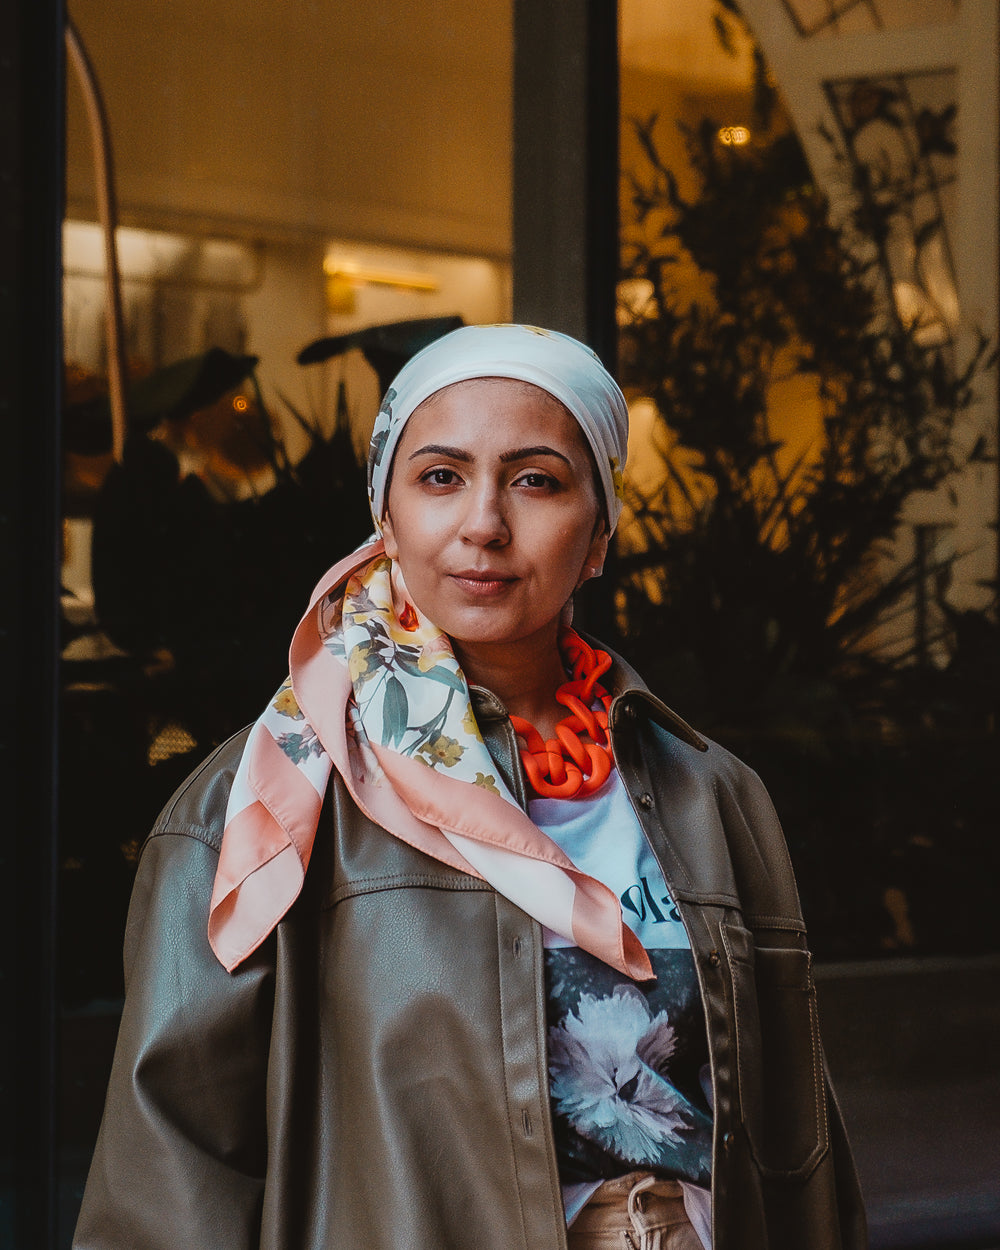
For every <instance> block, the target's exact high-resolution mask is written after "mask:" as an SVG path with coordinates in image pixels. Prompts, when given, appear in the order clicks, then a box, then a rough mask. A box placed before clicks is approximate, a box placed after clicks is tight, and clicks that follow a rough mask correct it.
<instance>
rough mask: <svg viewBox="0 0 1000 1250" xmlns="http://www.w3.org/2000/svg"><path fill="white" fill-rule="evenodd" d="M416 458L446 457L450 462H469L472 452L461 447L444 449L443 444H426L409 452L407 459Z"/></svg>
mask: <svg viewBox="0 0 1000 1250" xmlns="http://www.w3.org/2000/svg"><path fill="white" fill-rule="evenodd" d="M417 456H447V457H448V458H449V459H450V460H464V461H469V460H471V459H472V452H471V451H465V450H463V449H462V448H461V447H446V446H445V445H444V444H443V443H427V444H426V445H425V446H424V447H418V448H417V450H416V451H412V452H410V455H409V457H408V459H410V460H416V458H417Z"/></svg>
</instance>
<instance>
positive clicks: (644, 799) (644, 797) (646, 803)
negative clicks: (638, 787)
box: [639, 791, 653, 809]
mask: <svg viewBox="0 0 1000 1250" xmlns="http://www.w3.org/2000/svg"><path fill="white" fill-rule="evenodd" d="M639 806H640V807H645V808H647V809H648V808H650V807H652V806H653V796H652V795H651V794H650V793H649V792H648V791H643V793H642V794H640V795H639Z"/></svg>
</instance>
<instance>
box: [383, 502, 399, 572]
mask: <svg viewBox="0 0 1000 1250" xmlns="http://www.w3.org/2000/svg"><path fill="white" fill-rule="evenodd" d="M381 530H382V542H383V543H384V544H385V554H386V555H387V556H388V557H389V559H390V560H395V559H397V558H398V556H399V544H398V543H397V542H396V534H395V532H394V530H393V528H392V517H391V516H390V515H389V513H388V511H387V512H386V513H385V515H384V516H383V517H382V525H381Z"/></svg>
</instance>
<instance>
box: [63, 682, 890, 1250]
mask: <svg viewBox="0 0 1000 1250" xmlns="http://www.w3.org/2000/svg"><path fill="white" fill-rule="evenodd" d="M615 673H616V677H617V681H616V690H617V697H616V700H615V702H614V705H613V707H612V711H611V729H612V735H613V741H614V751H615V758H616V760H617V763H618V767H619V769H620V770H621V775H622V778H623V780H624V782H625V785H626V787H627V789H628V791H629V793H630V794H631V795H632V796H633V800H634V805H635V810H636V812H637V814H638V816H639V819H640V820H641V822H642V825H643V828H644V829H645V831H646V834H647V836H648V838H649V841H650V843H651V844H652V847H653V850H654V851H655V853H656V855H657V858H658V859H659V861H660V864H661V866H662V868H663V872H664V876H665V877H666V880H667V883H668V884H669V887H670V890H671V892H672V894H673V896H674V898H675V900H676V902H677V904H678V906H679V908H680V912H681V915H682V917H683V919H684V922H685V924H686V926H687V929H688V933H689V935H690V939H691V945H692V948H693V952H694V956H695V963H696V967H697V970H698V975H699V978H700V981H701V990H702V996H703V1000H704V1005H705V1012H706V1018H707V1026H708V1037H709V1046H710V1051H711V1060H712V1081H713V1086H714V1095H715V1144H714V1165H713V1194H714V1203H713V1212H714V1220H713V1222H714V1246H715V1250H859V1248H861V1247H864V1246H866V1245H867V1238H866V1233H865V1219H864V1211H863V1208H862V1205H861V1199H860V1195H859V1189H858V1182H857V1177H856V1174H855V1170H854V1165H853V1162H852V1159H851V1155H850V1150H849V1147H848V1145H847V1141H846V1138H845V1136H844V1130H843V1125H842V1123H841V1119H840V1115H839V1112H838V1110H837V1106H836V1103H835V1102H834V1099H833V1095H832V1092H831V1090H830V1086H829V1083H828V1081H827V1079H826V1076H825V1071H824V1061H823V1054H822V1050H821V1047H820V1042H819V1036H818V1032H817V1021H816V1002H815V994H814V990H813V985H812V979H811V975H810V956H809V954H808V952H807V950H806V943H805V932H804V929H803V924H802V919H801V915H800V910H799V904H798V898H797V895H796V889H795V884H794V881H793V878H792V872H791V867H790V865H789V861H788V856H787V852H786V849H785V844H784V841H783V838H782V835H781V832H780V829H779V826H778V823H777V820H776V818H775V816H774V812H773V809H772V807H771V804H770V801H769V799H768V797H767V795H766V793H765V791H764V789H763V787H762V786H761V784H760V782H759V781H758V779H757V777H756V775H755V774H754V773H752V772H751V771H750V770H749V769H748V768H746V767H745V766H744V765H742V764H741V763H739V762H738V761H737V760H736V759H734V758H733V757H732V756H731V755H729V754H728V753H727V752H726V751H724V750H722V749H721V748H720V747H718V746H715V745H711V744H708V743H705V742H703V741H702V739H700V738H699V737H698V736H697V735H696V734H695V733H694V732H693V730H691V729H690V728H689V727H688V726H687V725H685V724H684V723H683V722H682V721H680V720H679V718H677V717H676V716H674V714H673V713H671V712H670V711H669V710H668V709H667V708H666V707H664V705H663V704H662V703H660V702H659V701H658V700H657V699H656V698H654V697H653V696H652V695H651V694H649V693H648V692H647V691H646V690H645V689H644V688H643V687H642V685H641V683H640V682H639V681H638V679H637V678H636V677H635V674H634V673H632V672H631V671H630V670H629V669H627V667H626V666H624V665H618V666H617V668H616V670H615ZM474 700H475V705H476V714H477V718H478V720H479V724H480V727H481V728H482V730H483V734H484V736H485V738H486V740H487V742H488V744H489V747H490V750H491V752H492V754H493V756H494V759H495V760H496V762H497V764H498V765H499V766H500V767H501V768H503V770H504V772H505V774H506V775H507V779H508V783H509V784H510V786H511V789H512V791H513V792H514V793H515V794H519V795H520V796H521V798H522V801H523V798H524V787H523V782H522V779H521V773H520V767H519V765H516V764H515V761H516V760H517V754H516V742H515V739H514V736H513V732H512V730H511V728H510V724H509V721H508V720H507V717H506V714H505V712H504V709H503V707H502V706H501V704H500V703H499V701H498V700H497V699H496V698H495V697H494V696H493V695H491V694H489V693H487V692H482V691H474ZM244 740H245V735H241V736H239V737H237V738H235V739H233V740H232V741H230V742H228V743H226V744H225V745H224V746H222V747H221V748H220V749H219V750H218V751H216V753H215V754H214V755H213V756H212V757H211V758H210V759H209V760H208V761H207V762H206V763H205V764H204V765H203V766H202V768H201V769H200V770H199V771H198V772H196V773H195V774H194V775H193V776H192V777H191V778H190V779H189V780H188V781H187V782H186V783H185V785H184V786H183V787H182V788H181V789H180V790H179V791H178V793H177V794H176V795H175V796H174V797H173V799H172V800H171V801H170V803H169V804H168V805H167V807H166V809H165V810H164V812H163V814H162V815H161V816H160V818H159V820H158V822H157V824H156V826H155V828H154V830H153V832H152V834H151V836H150V838H149V839H148V841H147V842H146V845H145V848H144V850H143V854H142V860H141V863H140V867H139V873H138V877H137V879H136V885H135V892H134V896H133V901H132V906H131V911H130V914H129V921H128V930H127V935H126V944H125V964H126V979H127V987H128V992H127V997H126V1003H125V1011H124V1016H123V1019H122V1026H121V1033H120V1037H119V1041H118V1050H117V1054H116V1057H115V1063H114V1070H113V1073H112V1077H111V1085H110V1089H109V1092H108V1100H107V1106H106V1109H105V1114H104V1122H103V1125H102V1128H101V1133H100V1138H99V1140H98V1144H97V1150H96V1153H95V1156H94V1161H93V1164H92V1167H91V1172H90V1178H89V1181H88V1185H87V1191H86V1195H85V1198H84V1203H83V1210H82V1213H81V1216H80V1221H79V1224H78V1226H77V1231H76V1237H75V1241H74V1246H75V1247H76V1248H77V1250H106V1248H108V1247H115V1248H116V1250H138V1248H140V1247H141V1250H166V1248H167V1247H171V1248H180V1247H184V1250H249V1248H250V1247H254V1248H256V1247H261V1248H262V1250H362V1248H364V1250H558V1248H560V1247H565V1245H566V1230H565V1222H564V1218H563V1210H562V1204H561V1199H560V1189H559V1177H558V1173H557V1168H556V1155H555V1149H554V1145H553V1136H552V1123H551V1118H550V1111H549V1093H548V1085H547V1076H546V1022H545V986H544V979H543V951H542V938H541V931H540V927H539V925H538V924H537V923H536V922H535V921H534V920H532V919H531V918H530V917H528V916H526V915H525V914H524V913H523V912H521V911H519V910H518V908H517V907H515V906H514V905H513V904H512V903H510V902H508V901H507V900H506V899H505V898H503V897H501V896H500V895H498V894H496V893H495V892H494V891H493V890H492V889H491V888H490V887H489V886H487V885H486V884H484V883H483V882H482V881H479V880H475V879H473V878H472V877H469V876H465V875H463V874H462V873H460V872H456V871H454V870H453V869H451V868H448V867H446V866H444V865H443V864H440V863H438V862H437V861H435V860H432V859H429V858H427V857H426V856H424V855H422V854H421V853H419V852H418V851H415V850H413V849H412V848H410V847H409V846H407V845H405V844H404V843H403V842H401V841H399V840H397V839H396V838H394V837H391V836H390V835H388V834H387V833H385V831H384V830H382V829H380V828H379V827H378V826H376V825H373V824H371V823H370V822H368V821H367V820H366V819H365V817H364V816H363V815H362V814H361V813H360V812H359V811H358V809H357V808H356V806H355V805H354V803H353V801H352V799H351V797H350V794H349V793H348V792H347V790H346V788H345V787H344V786H343V784H342V783H341V782H340V780H339V778H338V777H337V776H336V774H335V775H334V779H333V782H332V784H331V787H330V793H329V796H328V802H327V804H326V808H325V810H324V814H323V817H322V824H321V829H320V836H318V837H317V840H316V846H315V849H314V852H313V858H312V862H311V863H310V866H309V871H308V873H307V874H306V882H305V886H304V888H303V891H302V894H301V895H300V897H299V899H298V900H297V902H296V903H295V905H294V906H293V908H292V909H291V911H290V912H289V913H288V915H287V916H286V917H285V919H284V920H282V921H281V923H280V924H279V925H278V927H277V929H276V930H275V932H274V933H273V934H272V935H271V937H270V938H269V939H268V940H267V941H266V942H265V944H264V945H263V946H262V947H261V948H260V949H259V950H258V951H257V952H256V954H254V955H253V956H252V957H251V958H250V959H249V960H248V961H247V962H246V963H245V964H244V965H242V966H241V967H240V968H239V969H238V970H237V972H236V973H235V975H232V976H231V975H229V974H228V973H227V972H225V971H224V970H223V968H222V967H221V966H220V965H219V964H218V962H217V961H216V959H215V958H214V956H213V955H212V952H211V950H210V949H209V946H208V942H207V938H206V922H207V912H208V900H209V896H210V894H211V890H212V881H213V876H214V872H215V865H216V858H217V853H218V848H219V843H220V839H221V835H222V825H223V817H224V813H225V807H226V798H227V794H228V790H229V785H230V782H231V778H232V775H233V771H234V770H235V767H236V764H237V762H238V760H239V757H240V753H241V750H242V747H243V743H244Z"/></svg>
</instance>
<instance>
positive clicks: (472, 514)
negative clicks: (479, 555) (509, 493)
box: [462, 488, 510, 547]
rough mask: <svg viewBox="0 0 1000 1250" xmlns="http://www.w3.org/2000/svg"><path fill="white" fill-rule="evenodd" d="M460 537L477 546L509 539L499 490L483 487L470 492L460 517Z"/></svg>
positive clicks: (489, 544) (494, 543)
mask: <svg viewBox="0 0 1000 1250" xmlns="http://www.w3.org/2000/svg"><path fill="white" fill-rule="evenodd" d="M462 538H463V539H465V541H466V542H470V543H475V544H476V545H477V546H479V547H486V546H491V545H492V546H496V545H498V544H501V543H506V542H507V541H508V540H509V539H510V530H509V528H508V526H507V519H506V516H505V515H504V508H503V500H502V498H501V495H500V492H499V491H497V490H496V489H493V488H483V489H482V490H476V491H472V492H470V494H469V497H468V500H467V505H466V508H465V512H464V514H463V517H462Z"/></svg>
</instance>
